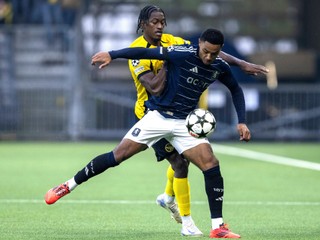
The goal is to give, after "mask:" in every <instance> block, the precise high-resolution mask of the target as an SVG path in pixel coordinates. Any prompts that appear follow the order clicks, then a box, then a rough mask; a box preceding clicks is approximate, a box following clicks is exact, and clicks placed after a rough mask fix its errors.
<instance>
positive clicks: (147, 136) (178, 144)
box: [124, 111, 209, 154]
mask: <svg viewBox="0 0 320 240" xmlns="http://www.w3.org/2000/svg"><path fill="white" fill-rule="evenodd" d="M124 138H127V139H130V140H132V141H134V142H138V143H143V144H146V145H148V147H151V146H152V145H153V144H154V143H156V142H157V141H159V140H160V139H161V138H166V139H167V140H168V141H169V142H170V143H171V144H172V145H173V146H174V148H175V149H176V150H177V151H178V153H179V154H181V153H183V152H184V151H186V150H188V149H190V148H193V147H195V146H197V145H199V144H201V143H208V144H209V141H208V139H207V138H195V137H192V136H191V135H190V134H189V133H188V130H187V127H186V125H185V120H184V119H172V118H165V117H164V116H162V115H161V114H160V113H159V112H158V111H148V112H147V114H146V115H145V116H144V117H143V118H142V119H141V120H140V121H138V122H137V123H136V124H135V125H134V126H133V127H132V128H131V129H130V130H129V131H128V132H127V134H126V135H125V136H124Z"/></svg>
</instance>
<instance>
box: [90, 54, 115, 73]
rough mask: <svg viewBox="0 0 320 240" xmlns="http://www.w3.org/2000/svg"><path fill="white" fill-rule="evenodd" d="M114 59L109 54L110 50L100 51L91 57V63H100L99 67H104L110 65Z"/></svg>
mask: <svg viewBox="0 0 320 240" xmlns="http://www.w3.org/2000/svg"><path fill="white" fill-rule="evenodd" d="M111 61H112V58H111V56H110V54H109V52H98V53H96V54H95V55H93V56H92V58H91V65H96V64H100V65H99V69H101V68H104V67H106V66H108V65H109V63H110V62H111Z"/></svg>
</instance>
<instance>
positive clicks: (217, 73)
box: [211, 71, 219, 79]
mask: <svg viewBox="0 0 320 240" xmlns="http://www.w3.org/2000/svg"><path fill="white" fill-rule="evenodd" d="M218 76H219V71H214V72H213V73H212V76H211V78H213V79H217V78H218Z"/></svg>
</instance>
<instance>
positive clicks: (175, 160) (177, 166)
mask: <svg viewBox="0 0 320 240" xmlns="http://www.w3.org/2000/svg"><path fill="white" fill-rule="evenodd" d="M168 160H169V162H170V164H171V166H172V169H173V170H174V172H175V174H174V176H175V177H177V178H186V177H187V176H188V169H189V161H187V160H186V159H184V158H183V157H182V156H181V155H179V154H174V155H172V156H171V157H170V158H168Z"/></svg>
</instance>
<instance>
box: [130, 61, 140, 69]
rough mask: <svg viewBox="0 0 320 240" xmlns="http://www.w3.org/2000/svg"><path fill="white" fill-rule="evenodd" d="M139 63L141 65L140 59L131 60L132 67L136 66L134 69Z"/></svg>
mask: <svg viewBox="0 0 320 240" xmlns="http://www.w3.org/2000/svg"><path fill="white" fill-rule="evenodd" d="M139 63H140V60H139V59H133V60H131V64H132V66H134V67H136V66H138V65H139Z"/></svg>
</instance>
